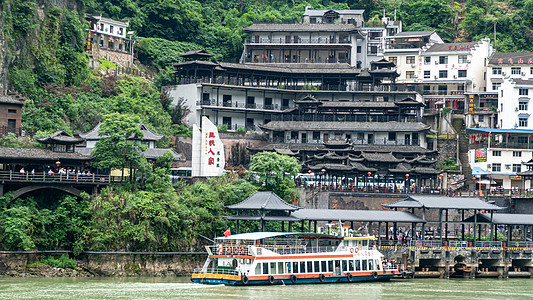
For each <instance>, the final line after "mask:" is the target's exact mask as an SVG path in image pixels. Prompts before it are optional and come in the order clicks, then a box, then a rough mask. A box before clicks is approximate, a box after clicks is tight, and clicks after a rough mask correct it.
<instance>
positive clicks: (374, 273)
mask: <svg viewBox="0 0 533 300" xmlns="http://www.w3.org/2000/svg"><path fill="white" fill-rule="evenodd" d="M372 278H374V279H376V278H378V272H376V271H374V272H372Z"/></svg>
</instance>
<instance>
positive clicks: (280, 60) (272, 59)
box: [244, 56, 351, 64]
mask: <svg viewBox="0 0 533 300" xmlns="http://www.w3.org/2000/svg"><path fill="white" fill-rule="evenodd" d="M244 62H245V63H323V64H324V63H325V64H335V63H347V64H349V63H350V62H351V60H350V59H348V58H341V59H338V58H330V57H324V58H322V57H319V58H308V57H300V58H298V59H288V58H285V59H284V58H283V57H277V56H271V57H266V56H263V57H260V56H258V57H255V58H254V57H246V58H245V59H244Z"/></svg>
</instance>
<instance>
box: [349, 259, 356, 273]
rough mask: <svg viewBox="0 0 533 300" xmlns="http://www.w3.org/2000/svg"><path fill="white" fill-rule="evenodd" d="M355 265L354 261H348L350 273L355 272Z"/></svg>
mask: <svg viewBox="0 0 533 300" xmlns="http://www.w3.org/2000/svg"><path fill="white" fill-rule="evenodd" d="M354 267H355V265H354V263H353V260H349V261H348V271H354Z"/></svg>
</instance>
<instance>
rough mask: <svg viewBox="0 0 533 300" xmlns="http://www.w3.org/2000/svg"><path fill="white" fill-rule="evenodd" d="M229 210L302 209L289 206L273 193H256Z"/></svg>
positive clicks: (231, 206) (230, 206)
mask: <svg viewBox="0 0 533 300" xmlns="http://www.w3.org/2000/svg"><path fill="white" fill-rule="evenodd" d="M226 207H227V208H229V209H250V210H251V209H257V210H289V211H294V210H298V209H300V207H298V206H296V205H292V204H288V203H287V202H285V201H283V199H281V198H280V197H279V196H278V195H276V194H274V193H272V192H255V193H253V194H252V195H251V196H250V197H248V198H246V199H245V200H243V201H242V202H240V203H237V204H234V205H229V206H226Z"/></svg>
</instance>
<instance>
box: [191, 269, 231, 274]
mask: <svg viewBox="0 0 533 300" xmlns="http://www.w3.org/2000/svg"><path fill="white" fill-rule="evenodd" d="M193 274H224V275H239V272H238V271H237V270H235V269H234V268H217V269H211V268H208V269H204V268H196V269H194V271H193Z"/></svg>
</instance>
